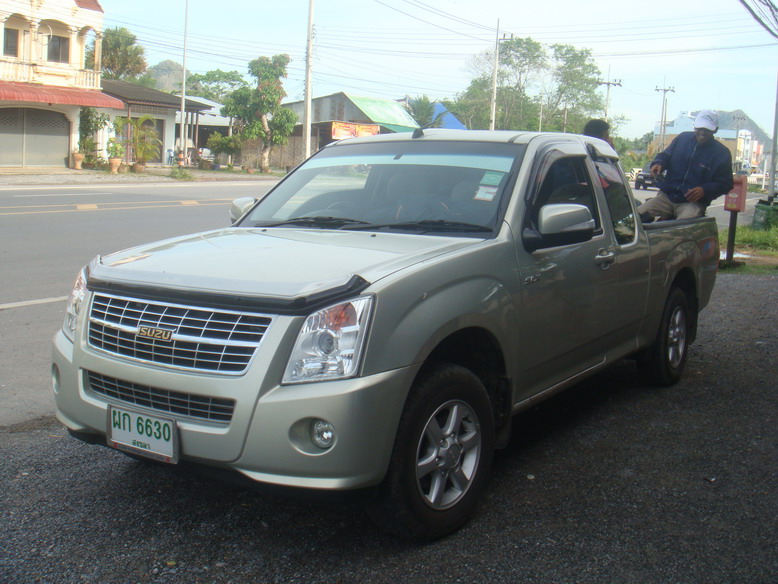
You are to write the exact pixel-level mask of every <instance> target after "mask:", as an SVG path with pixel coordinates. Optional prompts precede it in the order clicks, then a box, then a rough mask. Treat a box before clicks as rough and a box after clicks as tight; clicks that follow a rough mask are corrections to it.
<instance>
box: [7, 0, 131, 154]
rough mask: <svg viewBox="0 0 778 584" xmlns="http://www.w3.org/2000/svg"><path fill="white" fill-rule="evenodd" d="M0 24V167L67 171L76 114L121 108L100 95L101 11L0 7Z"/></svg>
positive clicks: (70, 2)
mask: <svg viewBox="0 0 778 584" xmlns="http://www.w3.org/2000/svg"><path fill="white" fill-rule="evenodd" d="M0 23H2V45H3V54H2V56H0V166H64V165H68V164H69V163H70V158H71V156H72V153H73V151H74V150H75V149H76V147H77V144H78V124H79V114H80V108H81V107H82V106H91V107H98V108H108V111H113V110H114V109H115V110H122V109H123V108H124V104H123V103H122V102H121V101H120V100H118V99H116V98H113V97H110V96H108V95H105V94H104V93H102V91H101V89H100V63H101V49H102V34H103V9H102V7H101V6H100V3H99V2H98V0H3V2H2V3H0ZM92 41H94V45H95V59H94V61H95V64H94V67H93V68H91V69H87V68H85V55H86V49H87V47H88V46H89V44H90V43H91V42H92ZM117 113H118V112H117Z"/></svg>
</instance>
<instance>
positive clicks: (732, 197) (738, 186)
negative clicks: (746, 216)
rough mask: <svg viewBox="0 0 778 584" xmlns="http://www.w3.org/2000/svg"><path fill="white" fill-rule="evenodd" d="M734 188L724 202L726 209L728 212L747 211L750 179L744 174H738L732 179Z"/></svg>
mask: <svg viewBox="0 0 778 584" xmlns="http://www.w3.org/2000/svg"><path fill="white" fill-rule="evenodd" d="M732 180H733V181H734V183H735V184H734V186H733V188H732V190H731V191H730V192H729V193H727V195H726V198H725V200H724V208H725V209H726V210H727V211H733V212H735V213H742V212H743V211H745V210H746V193H747V192H748V179H747V178H746V177H745V176H743V175H742V174H736V175H735V176H733V177H732Z"/></svg>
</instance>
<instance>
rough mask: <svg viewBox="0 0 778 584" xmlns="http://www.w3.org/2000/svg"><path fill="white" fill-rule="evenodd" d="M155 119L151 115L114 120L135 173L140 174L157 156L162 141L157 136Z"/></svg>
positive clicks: (117, 132)
mask: <svg viewBox="0 0 778 584" xmlns="http://www.w3.org/2000/svg"><path fill="white" fill-rule="evenodd" d="M154 122H155V119H154V116H152V115H151V114H146V115H144V116H141V117H139V118H122V117H119V118H116V120H115V121H114V128H115V130H116V134H117V135H118V136H122V138H123V139H122V143H123V145H124V146H125V147H126V149H127V152H128V153H129V155H130V158H131V159H132V160H133V161H134V162H135V164H133V169H134V170H135V172H142V171H143V169H144V168H145V167H146V163H147V162H148V161H149V160H152V159H154V158H157V157H158V156H159V151H160V147H161V146H162V141H161V140H160V139H159V136H158V135H157V128H156V126H155V125H154Z"/></svg>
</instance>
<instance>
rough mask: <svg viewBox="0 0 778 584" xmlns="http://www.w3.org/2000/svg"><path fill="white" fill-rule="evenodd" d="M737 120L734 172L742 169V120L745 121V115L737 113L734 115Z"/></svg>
mask: <svg viewBox="0 0 778 584" xmlns="http://www.w3.org/2000/svg"><path fill="white" fill-rule="evenodd" d="M732 118H733V119H734V120H735V157H734V160H733V162H732V172H737V171H738V170H740V122H743V121H745V119H746V118H745V116H741V115H740V114H735V115H734V116H732Z"/></svg>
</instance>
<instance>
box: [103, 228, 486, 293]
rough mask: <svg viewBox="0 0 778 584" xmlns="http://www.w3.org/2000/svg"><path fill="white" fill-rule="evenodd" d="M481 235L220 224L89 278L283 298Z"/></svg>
mask: <svg viewBox="0 0 778 584" xmlns="http://www.w3.org/2000/svg"><path fill="white" fill-rule="evenodd" d="M479 241H482V240H481V239H473V238H463V237H439V236H419V235H416V234H397V233H375V232H373V233H370V232H364V231H330V230H300V229H294V230H293V229H278V228H274V229H261V228H260V229H241V228H228V229H223V230H218V231H209V232H205V233H198V234H195V235H189V236H184V237H179V238H174V239H167V240H164V241H159V242H155V243H150V244H146V245H141V246H138V247H134V248H131V249H128V250H124V251H121V252H117V253H114V254H111V255H108V256H104V257H102V258H100V259H99V261H98V262H95V263H94V264H93V266H92V271H91V273H90V279H91V278H96V279H98V280H100V281H106V282H111V283H115V284H120V285H121V284H125V285H132V286H141V287H143V286H149V287H154V288H160V287H161V288H167V289H169V290H180V291H186V292H202V293H218V294H235V295H240V296H248V297H252V296H253V297H257V298H274V299H278V300H291V299H294V298H299V297H302V296H311V295H315V294H320V293H323V292H326V291H328V290H333V289H335V288H338V287H343V286H344V285H346V284H347V283H348V282H349V281H351V280H352V279H353V278H354V276H360V277H361V278H362V279H364V280H365V281H367V282H368V283H374V282H376V281H378V280H380V279H381V278H383V277H385V276H387V275H389V274H391V273H393V272H396V271H397V270H401V269H403V268H405V267H407V266H410V265H413V264H415V263H418V262H421V261H424V260H426V259H429V258H432V257H435V256H438V255H441V254H444V253H448V252H450V251H454V250H457V249H461V248H462V247H467V246H470V245H474V244H475V243H477V242H479Z"/></svg>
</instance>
